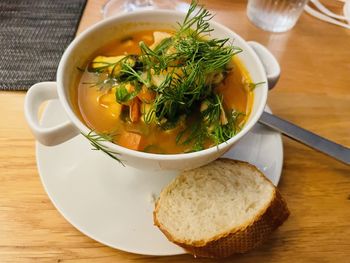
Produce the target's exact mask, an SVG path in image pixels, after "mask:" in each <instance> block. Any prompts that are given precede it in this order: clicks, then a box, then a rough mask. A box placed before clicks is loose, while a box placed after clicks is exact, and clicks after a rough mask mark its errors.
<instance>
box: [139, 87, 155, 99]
mask: <svg viewBox="0 0 350 263" xmlns="http://www.w3.org/2000/svg"><path fill="white" fill-rule="evenodd" d="M137 97H138V98H139V99H140V100H141V101H143V102H146V103H151V102H152V101H154V99H155V97H156V93H155V92H154V91H153V90H150V89H149V88H147V87H146V86H145V85H143V86H142V88H141V90H140V92H139V93H138V94H137Z"/></svg>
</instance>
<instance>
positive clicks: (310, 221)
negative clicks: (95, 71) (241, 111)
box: [0, 0, 350, 263]
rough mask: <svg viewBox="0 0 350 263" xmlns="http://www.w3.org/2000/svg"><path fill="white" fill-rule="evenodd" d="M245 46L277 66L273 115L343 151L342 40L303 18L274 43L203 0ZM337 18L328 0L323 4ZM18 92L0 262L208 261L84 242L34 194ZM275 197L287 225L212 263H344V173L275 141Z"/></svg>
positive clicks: (1, 132) (345, 35)
mask: <svg viewBox="0 0 350 263" xmlns="http://www.w3.org/2000/svg"><path fill="white" fill-rule="evenodd" d="M103 3H104V0H94V1H93V0H91V1H89V2H88V4H87V7H86V10H85V13H84V16H83V18H82V21H81V24H80V28H79V32H81V31H82V30H84V29H85V28H87V27H88V26H90V25H92V24H94V23H96V22H98V21H99V20H100V19H101V17H100V13H99V9H100V6H101V5H102V4H103ZM202 3H205V4H206V5H207V7H208V8H209V9H211V10H214V11H215V12H216V13H217V15H216V17H215V20H217V21H219V22H221V23H223V24H225V25H226V26H228V27H229V28H231V29H233V30H234V31H236V32H237V33H238V34H240V35H241V36H242V37H243V38H245V39H247V40H256V41H259V42H260V43H262V44H264V45H266V46H267V47H268V48H269V49H270V50H271V51H272V53H273V54H274V55H275V56H276V57H277V59H278V61H279V62H280V64H281V67H282V75H281V79H280V81H279V83H278V85H277V87H276V88H275V89H274V90H273V91H271V92H270V94H269V101H268V103H269V105H270V106H271V108H272V110H273V111H274V113H276V114H277V115H279V116H281V117H283V118H286V119H288V120H290V121H292V122H294V123H296V124H298V125H301V126H303V127H305V128H306V129H309V130H311V131H313V132H316V133H318V134H320V135H321V136H324V137H327V138H329V139H331V140H334V141H336V142H338V143H341V144H344V145H346V146H350V31H349V30H346V29H342V28H340V27H336V26H333V25H330V24H327V23H324V22H321V21H318V20H316V19H315V18H313V17H310V16H308V15H306V14H303V15H302V16H301V19H300V21H299V22H298V24H297V26H296V27H295V28H294V29H293V30H291V31H289V32H287V33H281V34H272V33H268V32H264V31H262V30H260V29H258V28H256V27H255V26H253V25H252V24H251V23H250V22H249V21H248V19H247V17H246V14H245V7H246V2H245V1H230V0H221V1H215V2H214V1H204V0H203V1H202ZM328 4H330V5H331V6H332V5H333V6H334V8H336V9H337V6H336V3H335V1H331V0H329V1H328ZM24 95H25V93H22V92H1V93H0V107H1V111H0V119H1V122H0V146H1V151H0V262H132V261H138V262H217V261H215V260H207V259H196V260H195V259H193V257H192V256H190V255H183V256H174V257H148V256H141V255H135V254H129V253H125V252H122V251H118V250H115V249H112V248H109V247H106V246H104V245H101V244H99V243H97V242H95V241H94V240H91V239H90V238H88V237H86V236H84V235H83V234H81V233H80V232H79V231H78V230H76V229H75V228H74V227H73V226H71V225H70V224H69V223H68V222H67V221H66V220H65V219H64V218H63V217H62V216H61V215H60V214H59V213H58V212H57V211H56V209H55V208H54V207H53V205H52V204H51V202H50V200H49V199H48V197H47V195H46V194H45V192H44V189H43V187H42V185H41V182H40V179H39V176H38V172H37V168H36V163H35V145H34V142H35V141H34V139H33V136H32V135H31V133H30V131H29V129H28V128H27V125H26V122H25V120H24V117H23V100H24ZM284 150H285V152H284V153H285V155H284V168H283V175H282V179H281V181H280V184H279V188H280V190H281V192H282V194H283V196H284V197H285V199H286V200H287V203H288V205H289V208H290V211H291V216H290V218H289V220H288V221H287V222H286V223H285V224H284V225H283V226H282V227H281V228H280V229H279V230H278V231H277V232H276V233H275V234H274V235H272V236H271V238H270V239H269V240H268V242H266V243H265V244H264V245H263V246H262V247H260V248H258V249H256V250H255V251H253V252H251V253H248V254H245V255H239V256H235V257H233V258H230V259H226V260H222V261H221V262H233V261H234V262H237V263H238V262H350V169H349V167H347V166H345V165H343V164H341V163H338V162H337V161H335V160H333V159H330V158H328V157H326V156H324V155H322V154H320V153H317V152H315V151H313V150H310V149H308V148H306V147H304V146H302V145H300V144H299V143H296V142H294V141H291V140H289V139H284Z"/></svg>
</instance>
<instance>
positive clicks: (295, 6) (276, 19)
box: [247, 0, 308, 32]
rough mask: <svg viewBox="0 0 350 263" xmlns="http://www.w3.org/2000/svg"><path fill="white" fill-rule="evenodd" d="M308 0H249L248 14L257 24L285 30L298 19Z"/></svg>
mask: <svg viewBox="0 0 350 263" xmlns="http://www.w3.org/2000/svg"><path fill="white" fill-rule="evenodd" d="M307 2H308V0H248V7H247V15H248V18H249V19H250V20H251V21H252V22H253V24H255V25H256V26H258V27H260V28H262V29H264V30H266V31H271V32H285V31H288V30H289V29H291V28H292V27H293V26H294V25H295V24H296V22H297V21H298V19H299V17H300V15H301V13H302V12H303V10H304V6H305V5H306V3H307Z"/></svg>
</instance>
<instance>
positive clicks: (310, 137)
mask: <svg viewBox="0 0 350 263" xmlns="http://www.w3.org/2000/svg"><path fill="white" fill-rule="evenodd" d="M259 122H260V123H262V124H264V125H266V126H268V127H270V128H272V129H274V130H277V131H279V132H281V133H282V134H284V135H286V136H287V137H289V138H291V139H294V140H296V141H299V142H301V143H303V144H305V145H307V146H309V147H311V148H313V149H315V150H317V151H319V152H322V153H325V154H327V155H329V156H331V157H333V158H335V159H337V160H338V161H341V162H343V163H345V164H347V165H350V148H348V147H345V146H343V145H340V144H337V143H335V142H332V141H330V140H327V139H326V138H323V137H321V136H319V135H317V134H315V133H312V132H310V131H307V130H305V129H303V128H301V127H299V126H297V125H295V124H293V123H290V122H288V121H286V120H283V119H281V118H279V117H277V116H275V115H273V114H270V113H268V112H266V111H264V112H263V114H262V115H261V117H260V119H259Z"/></svg>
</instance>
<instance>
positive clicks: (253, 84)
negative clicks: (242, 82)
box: [248, 81, 265, 91]
mask: <svg viewBox="0 0 350 263" xmlns="http://www.w3.org/2000/svg"><path fill="white" fill-rule="evenodd" d="M262 84H265V81H261V82H257V83H254V82H250V83H248V89H249V91H254V90H255V89H256V87H257V86H259V85H262Z"/></svg>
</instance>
